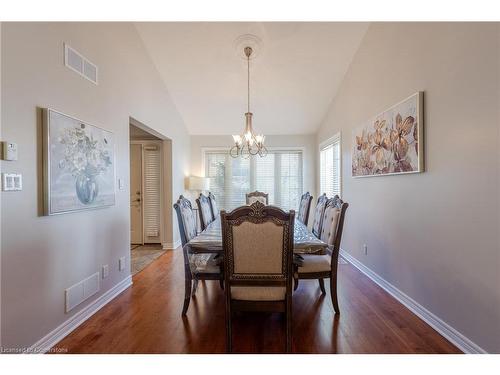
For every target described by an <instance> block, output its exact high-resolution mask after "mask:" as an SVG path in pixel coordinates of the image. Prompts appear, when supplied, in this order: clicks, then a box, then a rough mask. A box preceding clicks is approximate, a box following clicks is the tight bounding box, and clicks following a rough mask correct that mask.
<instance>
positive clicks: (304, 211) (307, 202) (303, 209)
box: [297, 192, 313, 227]
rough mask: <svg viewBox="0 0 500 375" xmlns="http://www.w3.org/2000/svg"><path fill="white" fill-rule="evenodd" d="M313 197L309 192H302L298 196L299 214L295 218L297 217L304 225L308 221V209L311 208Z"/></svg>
mask: <svg viewBox="0 0 500 375" xmlns="http://www.w3.org/2000/svg"><path fill="white" fill-rule="evenodd" d="M312 199H313V197H312V196H311V194H309V192H307V193H305V194H303V195H302V196H301V197H300V205H299V214H298V215H297V219H299V220H300V221H301V222H302V223H303V224H304V225H305V226H306V227H307V223H308V222H309V210H310V209H311V201H312Z"/></svg>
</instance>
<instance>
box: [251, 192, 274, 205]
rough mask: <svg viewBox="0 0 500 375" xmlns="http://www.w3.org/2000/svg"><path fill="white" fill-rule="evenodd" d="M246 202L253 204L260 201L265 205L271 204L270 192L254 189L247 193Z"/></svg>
mask: <svg viewBox="0 0 500 375" xmlns="http://www.w3.org/2000/svg"><path fill="white" fill-rule="evenodd" d="M246 202H247V204H252V203H254V202H260V203H262V204H264V205H266V206H267V205H268V204H269V194H267V193H263V192H261V191H253V192H251V193H247V194H246Z"/></svg>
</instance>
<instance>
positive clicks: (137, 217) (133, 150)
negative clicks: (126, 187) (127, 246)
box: [130, 144, 144, 244]
mask: <svg viewBox="0 0 500 375" xmlns="http://www.w3.org/2000/svg"><path fill="white" fill-rule="evenodd" d="M142 223H143V220H142V145H140V144H131V145H130V242H131V243H132V244H143V238H144V236H143V224H142Z"/></svg>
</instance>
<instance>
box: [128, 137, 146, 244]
mask: <svg viewBox="0 0 500 375" xmlns="http://www.w3.org/2000/svg"><path fill="white" fill-rule="evenodd" d="M131 145H140V146H141V203H140V205H141V233H142V236H141V237H142V238H141V245H144V146H143V145H142V143H141V142H137V141H130V143H129V146H131ZM131 165H132V161H131V158H129V168H130V166H131ZM129 185H130V187H131V186H132V184H131V183H130V179H129ZM129 190H130V189H129ZM129 193H130V191H129ZM129 199H130V194H129ZM131 203H132V202H130V204H129V206H131ZM130 229H132V217H131V219H130ZM130 244H131V245H133V244H132V238H130Z"/></svg>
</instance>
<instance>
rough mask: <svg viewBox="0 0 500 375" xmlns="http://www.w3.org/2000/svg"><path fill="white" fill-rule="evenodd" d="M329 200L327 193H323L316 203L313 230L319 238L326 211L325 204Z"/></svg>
mask: <svg viewBox="0 0 500 375" xmlns="http://www.w3.org/2000/svg"><path fill="white" fill-rule="evenodd" d="M327 200H328V198H327V197H326V194H324V193H323V195H321V196H320V197H319V198H318V202H317V203H316V207H315V208H314V217H313V226H312V232H313V234H314V235H315V236H316V237H318V238H319V237H320V235H321V225H322V219H323V213H324V212H325V205H326V202H327Z"/></svg>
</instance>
